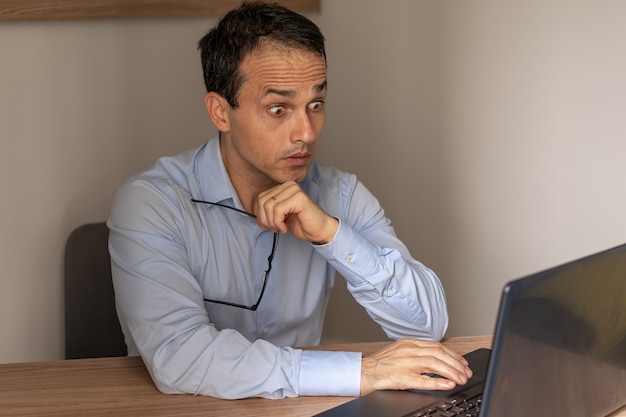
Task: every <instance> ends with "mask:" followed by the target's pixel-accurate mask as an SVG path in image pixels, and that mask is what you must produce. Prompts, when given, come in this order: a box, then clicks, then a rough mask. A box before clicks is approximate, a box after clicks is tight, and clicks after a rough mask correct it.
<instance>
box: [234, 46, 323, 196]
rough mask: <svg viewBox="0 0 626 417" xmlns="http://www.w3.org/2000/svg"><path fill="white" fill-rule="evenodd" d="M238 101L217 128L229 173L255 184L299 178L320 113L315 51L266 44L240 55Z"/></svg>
mask: <svg viewBox="0 0 626 417" xmlns="http://www.w3.org/2000/svg"><path fill="white" fill-rule="evenodd" d="M240 71H241V73H242V74H243V77H244V81H243V83H242V85H241V88H240V90H239V95H238V102H239V107H238V108H236V109H233V108H230V107H228V117H229V121H230V124H229V131H228V132H223V133H222V136H223V137H224V136H225V137H224V139H225V140H223V141H222V142H223V143H222V149H223V155H224V160H225V164H226V167H227V169H228V170H229V174H230V175H231V176H232V175H236V176H240V178H244V176H245V178H246V182H249V183H250V185H253V186H257V187H259V186H260V187H264V186H267V187H269V186H273V185H276V184H278V183H284V182H285V181H287V180H294V181H298V182H299V181H302V180H303V179H304V177H305V176H306V173H307V171H308V168H309V166H310V164H311V162H312V160H313V157H314V155H315V151H316V150H317V145H318V140H319V137H320V134H321V132H322V128H323V126H324V121H325V118H326V113H325V99H326V63H325V62H324V59H323V58H322V57H321V56H319V55H318V54H316V53H313V52H309V51H304V50H297V49H284V48H279V47H274V46H272V45H267V46H265V47H263V48H261V49H259V50H257V51H255V52H253V53H252V54H249V55H248V56H246V57H245V58H244V60H243V62H242V63H241V68H240Z"/></svg>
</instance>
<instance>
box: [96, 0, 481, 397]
mask: <svg viewBox="0 0 626 417" xmlns="http://www.w3.org/2000/svg"><path fill="white" fill-rule="evenodd" d="M199 49H200V50H201V56H202V64H203V70H204V77H205V83H206V87H207V91H208V93H207V95H206V99H205V104H206V108H207V111H208V114H209V116H210V118H211V120H212V122H213V123H214V125H215V126H216V127H217V129H218V130H219V132H220V133H219V135H218V136H217V137H215V138H213V139H212V140H210V141H209V142H208V143H206V144H205V145H203V146H202V147H200V148H199V149H196V150H192V151H189V152H186V153H183V154H181V155H178V156H175V157H170V158H162V159H160V160H159V161H158V162H157V164H156V165H155V166H154V167H153V168H151V169H149V170H147V171H145V172H143V173H141V174H139V175H137V176H135V177H133V178H131V179H130V180H129V181H128V182H127V183H125V184H124V185H123V186H122V187H121V189H120V190H119V192H118V195H117V196H116V199H115V202H114V205H113V210H112V213H111V216H110V219H109V222H108V225H109V228H110V230H111V234H110V245H109V246H110V252H111V257H112V269H113V283H114V285H115V292H116V302H117V308H118V314H119V317H120V321H121V325H122V329H123V331H124V334H125V336H126V342H127V345H128V350H129V354H131V355H133V354H135V355H136V354H140V355H141V356H142V358H143V360H144V362H145V364H146V366H147V368H148V370H149V371H150V374H151V375H152V378H153V380H154V382H155V384H156V386H157V387H158V389H159V390H161V391H162V392H165V393H192V394H200V395H210V396H215V397H220V398H243V397H251V396H261V397H266V398H282V397H288V396H297V395H359V394H361V395H364V394H367V393H369V392H372V391H373V390H376V389H406V388H422V389H449V388H452V387H454V386H455V385H456V384H463V383H465V382H466V380H467V378H468V377H469V376H470V375H471V371H470V370H469V369H468V368H467V362H465V360H464V359H463V358H462V357H461V356H459V355H457V354H456V353H453V352H451V351H449V350H448V349H446V348H445V347H444V346H442V345H441V344H439V343H437V342H432V341H419V340H418V338H419V339H426V340H438V339H440V338H441V337H442V336H443V334H444V332H445V330H446V327H447V312H446V305H445V297H444V294H443V290H442V288H441V284H440V282H439V280H438V278H437V277H436V275H435V274H434V273H433V272H432V271H430V270H429V269H427V268H426V267H425V266H423V265H422V264H420V263H418V262H417V261H415V260H414V259H413V258H412V257H411V255H410V254H409V252H408V250H407V249H406V247H405V246H404V245H403V244H402V243H401V242H400V241H399V240H398V239H397V238H396V236H395V234H394V231H393V228H392V227H391V225H390V222H389V220H388V219H387V218H386V217H385V216H384V213H383V210H382V208H381V207H380V205H379V203H378V201H377V200H376V199H375V198H374V197H373V196H372V195H371V194H370V193H369V191H367V189H366V188H365V187H364V186H363V185H362V184H361V183H360V182H358V181H357V180H356V178H355V177H354V176H353V175H350V174H347V173H344V172H341V171H339V170H336V169H333V168H331V167H327V166H324V165H322V164H319V163H317V162H316V161H314V156H315V151H316V149H317V145H318V140H319V137H320V134H321V131H322V127H323V125H324V119H325V108H324V102H325V99H326V94H327V81H326V56H325V51H324V38H323V36H322V34H321V33H320V32H319V29H318V28H317V26H315V24H313V23H312V22H311V21H309V20H308V19H306V18H305V17H303V16H300V15H298V14H296V13H293V12H291V11H289V10H287V9H285V8H283V7H280V6H278V5H268V4H263V3H244V4H243V5H242V6H241V7H240V8H239V9H236V10H234V11H232V12H230V13H228V14H227V15H226V16H225V17H224V18H223V19H221V20H220V22H219V23H218V25H217V26H216V27H215V28H213V29H212V30H211V31H209V32H208V33H207V35H206V36H205V37H203V38H202V40H201V41H200V42H199ZM268 254H270V255H269V257H268ZM335 271H339V272H340V273H341V275H342V276H344V277H345V279H346V281H347V285H348V288H349V290H350V292H351V293H352V295H353V296H354V298H355V299H356V300H357V301H358V302H359V303H360V304H361V305H362V306H363V307H364V308H365V309H366V310H367V311H368V313H369V315H370V316H371V317H372V318H373V319H374V320H376V321H377V322H378V323H379V324H380V325H381V326H382V328H383V329H384V330H385V332H386V333H387V334H388V335H389V336H390V337H391V338H394V339H400V338H403V340H399V341H397V342H395V343H393V344H391V345H390V346H389V347H388V348H386V349H384V350H383V351H381V352H378V353H376V354H374V355H371V356H369V357H363V358H362V357H361V356H362V355H361V354H360V353H353V352H322V351H306V350H300V349H295V348H292V347H291V346H306V345H314V344H318V343H319V341H320V337H321V332H322V325H323V320H324V312H325V308H326V305H327V301H328V297H329V295H330V291H331V289H332V287H333V285H334V281H335ZM426 373H437V374H440V375H441V376H443V377H444V378H431V377H429V376H426V375H425V374H426Z"/></svg>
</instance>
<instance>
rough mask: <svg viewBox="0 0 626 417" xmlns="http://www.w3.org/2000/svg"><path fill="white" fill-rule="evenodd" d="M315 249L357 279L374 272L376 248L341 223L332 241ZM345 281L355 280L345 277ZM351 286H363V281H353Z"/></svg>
mask: <svg viewBox="0 0 626 417" xmlns="http://www.w3.org/2000/svg"><path fill="white" fill-rule="evenodd" d="M315 249H316V250H317V251H318V252H319V254H320V255H322V256H323V257H324V258H326V259H328V260H329V261H335V262H339V263H340V264H341V266H342V267H344V268H346V269H348V270H349V271H351V272H352V273H353V274H354V275H355V276H357V277H361V278H364V277H369V276H370V275H372V274H373V273H374V272H375V271H376V267H377V265H376V261H377V259H378V256H379V253H378V251H377V248H376V246H374V245H372V244H371V243H370V242H367V241H366V240H365V239H363V237H361V236H360V235H358V234H357V233H355V231H354V230H353V229H352V228H351V227H349V226H346V225H345V224H343V223H342V222H341V221H340V222H339V228H338V229H337V233H335V237H334V238H333V240H332V241H331V242H329V243H326V244H324V245H317V246H315ZM346 279H352V280H354V279H355V278H354V277H346ZM352 284H353V285H355V286H358V285H361V284H363V281H361V282H357V281H354V282H352Z"/></svg>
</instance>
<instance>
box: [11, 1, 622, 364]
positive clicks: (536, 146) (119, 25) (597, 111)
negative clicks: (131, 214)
mask: <svg viewBox="0 0 626 417" xmlns="http://www.w3.org/2000/svg"><path fill="white" fill-rule="evenodd" d="M311 17H312V18H313V19H314V20H315V21H316V22H318V23H319V24H320V26H321V28H322V30H323V31H324V32H325V34H326V37H327V39H328V56H329V76H330V98H329V103H328V108H329V116H328V124H327V128H326V131H325V134H324V138H323V144H322V151H321V155H320V158H321V159H322V160H324V161H326V162H330V163H333V164H335V165H337V166H339V167H341V168H344V169H346V170H350V171H353V172H356V173H357V174H358V175H359V176H360V178H361V179H362V180H363V181H364V182H365V183H366V185H367V186H368V187H369V188H370V189H371V190H372V191H374V193H375V194H376V195H378V196H379V198H380V200H381V201H382V203H383V205H384V206H385V208H386V210H387V213H388V214H389V215H390V217H391V218H392V220H393V221H394V223H395V225H396V228H397V232H398V234H399V235H400V236H401V237H402V238H403V239H404V240H405V242H406V243H407V245H408V246H409V248H410V249H411V250H412V252H413V253H414V255H415V256H416V257H417V258H418V259H420V260H422V261H424V262H425V263H426V264H428V265H431V266H432V267H433V268H434V269H435V270H436V271H437V272H438V273H439V274H440V276H441V279H442V281H443V283H444V285H445V287H446V290H447V293H448V299H449V301H450V304H451V305H450V313H451V325H450V331H449V335H461V334H484V333H489V332H491V331H492V328H493V318H494V315H495V311H496V308H497V302H498V297H499V291H500V288H501V287H502V284H503V283H504V282H505V281H507V280H509V279H512V278H516V277H518V276H521V275H525V274H528V273H531V272H534V271H536V270H538V269H542V268H546V267H549V266H552V265H554V264H556V263H559V262H562V261H566V260H569V259H571V258H573V257H578V256H582V255H585V254H587V253H590V252H592V251H595V250H599V249H603V248H606V247H608V246H612V245H615V244H618V243H622V242H623V241H626V222H625V221H623V220H622V217H623V216H621V214H622V213H623V212H624V211H625V210H624V209H625V208H626V196H625V195H624V192H623V184H624V178H626V164H625V163H624V155H626V140H624V136H625V132H626V117H624V113H625V111H626V79H625V77H624V76H623V74H626V48H624V47H623V39H624V38H625V37H626V26H625V25H623V22H624V21H626V5H624V3H623V2H621V1H619V0H613V1H610V0H605V1H600V2H590V1H582V0H573V1H571V0H567V1H566V0H528V1H525V2H519V1H515V2H514V1H501V0H475V1H471V2H469V1H468V2H461V1H453V0H449V1H448V0H445V1H441V0H431V1H414V0H404V1H401V0H394V1H385V2H383V1H374V0H368V1H366V0H342V1H331V0H323V1H322V12H321V13H320V14H315V15H311ZM213 21H214V19H201V18H199V19H163V20H150V19H149V20H124V21H67V22H20V23H0V175H1V178H2V180H3V181H2V183H3V185H2V206H1V207H2V208H1V214H2V215H1V216H0V227H1V230H2V235H1V236H0V265H1V266H2V270H1V272H0V280H1V282H2V286H1V288H2V291H0V334H2V342H0V362H13V361H30V360H45V359H57V358H61V357H62V354H63V295H62V294H63V281H62V271H63V266H62V257H63V243H64V241H65V239H66V238H67V236H68V234H69V233H70V231H71V230H72V229H73V228H75V227H77V226H79V225H80V224H83V223H86V222H92V221H101V220H104V219H105V218H106V217H107V215H108V210H109V206H110V202H111V198H112V196H113V193H114V192H115V189H116V188H117V187H118V185H119V183H120V182H121V181H122V180H123V179H124V178H126V177H128V176H129V175H130V174H131V173H133V172H135V171H137V170H138V169H140V168H142V167H144V166H146V165H147V164H149V163H151V162H152V161H154V159H155V158H156V157H158V156H159V155H164V154H173V153H177V152H179V151H181V150H183V149H187V148H189V147H193V146H196V145H198V144H200V143H201V142H203V141H204V140H206V139H207V138H208V137H209V136H210V135H211V134H212V133H213V132H214V130H213V128H212V126H211V125H210V123H209V121H208V118H207V117H206V116H205V113H204V109H203V105H202V98H203V87H202V81H201V74H200V69H199V63H198V58H197V52H196V49H195V42H196V41H197V39H198V38H199V37H200V36H201V35H202V34H203V33H204V31H205V30H206V29H207V28H208V27H209V26H210V25H211V24H212V22H213ZM483 294H484V295H483ZM336 296H337V297H336V298H335V299H334V300H333V304H332V305H331V310H330V316H329V319H328V332H327V338H326V340H329V341H334V340H337V338H341V337H350V339H351V340H359V339H361V340H362V339H364V338H376V337H380V332H378V331H376V330H373V329H374V328H373V326H371V325H369V324H367V320H366V319H364V315H363V313H362V312H359V311H355V310H352V309H350V310H348V312H344V311H342V307H343V306H344V305H346V303H348V301H349V300H345V298H343V297H345V294H343V293H342V292H341V291H339V292H338V293H337V294H336ZM470 302H477V305H476V306H472V307H470V306H469V303H470ZM346 335H347V336H346Z"/></svg>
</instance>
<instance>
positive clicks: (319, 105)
mask: <svg viewBox="0 0 626 417" xmlns="http://www.w3.org/2000/svg"><path fill="white" fill-rule="evenodd" d="M322 106H324V102H323V101H314V102H312V103H310V104H309V109H311V110H320V109H321V108H322Z"/></svg>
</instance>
